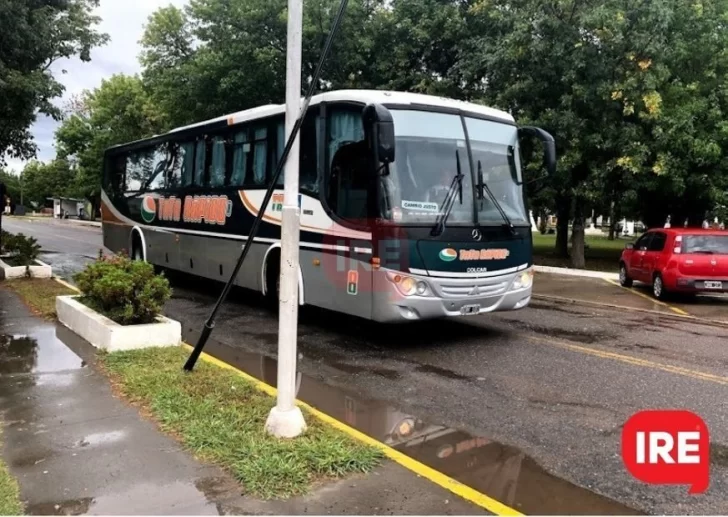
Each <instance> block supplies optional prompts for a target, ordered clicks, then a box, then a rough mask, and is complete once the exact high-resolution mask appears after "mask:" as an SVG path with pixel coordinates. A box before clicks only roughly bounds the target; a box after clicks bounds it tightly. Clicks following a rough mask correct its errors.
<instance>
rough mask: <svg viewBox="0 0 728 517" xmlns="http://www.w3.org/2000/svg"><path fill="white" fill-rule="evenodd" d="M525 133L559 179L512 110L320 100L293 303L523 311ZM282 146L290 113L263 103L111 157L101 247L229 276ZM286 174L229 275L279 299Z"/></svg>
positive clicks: (432, 102) (436, 313)
mask: <svg viewBox="0 0 728 517" xmlns="http://www.w3.org/2000/svg"><path fill="white" fill-rule="evenodd" d="M523 135H527V136H531V137H535V138H536V139H538V140H540V142H541V143H542V144H543V149H544V153H543V155H544V168H545V169H547V170H548V171H552V170H553V168H554V167H555V146H554V142H553V138H552V137H551V136H550V135H549V134H548V133H546V132H545V131H543V130H541V129H539V128H533V127H530V128H529V127H525V128H524V127H520V128H519V127H518V126H517V125H516V123H515V121H514V119H513V117H512V116H511V115H509V114H508V113H505V112H503V111H499V110H496V109H492V108H489V107H485V106H482V105H479V104H474V103H468V102H463V101H456V100H452V99H446V98H440V97H435V96H428V95H421V94H413V93H405V92H393V91H370V90H342V91H331V92H326V93H322V94H320V95H317V96H315V97H313V98H312V99H311V103H310V107H309V109H308V112H307V114H306V117H305V119H304V121H303V124H302V127H301V132H300V135H299V138H300V153H299V154H300V156H299V165H300V190H299V196H298V204H299V209H300V230H301V233H300V268H299V275H298V283H299V285H298V287H299V289H298V292H299V300H298V301H299V303H300V304H301V305H304V304H307V305H312V306H316V307H320V308H323V309H328V310H332V311H338V312H342V313H346V314H350V315H354V316H358V317H362V318H365V319H370V320H373V321H378V322H406V321H418V320H426V319H432V318H439V317H447V316H460V315H474V314H483V313H487V312H491V311H506V310H517V309H521V308H523V307H526V306H527V305H528V303H529V301H530V298H531V287H532V283H533V270H532V241H531V223H530V218H529V216H528V212H527V207H526V201H525V197H524V181H523V168H522V165H521V155H520V146H519V139H521V138H522V137H523ZM285 144H286V141H285V106H284V105H267V106H262V107H257V108H253V109H249V110H245V111H241V112H238V113H233V114H231V115H226V116H222V117H219V118H216V119H212V120H208V121H205V122H201V123H198V124H193V125H190V126H186V127H182V128H178V129H175V130H172V131H170V132H169V133H166V134H163V135H158V136H154V137H152V138H149V139H144V140H141V141H137V142H132V143H129V144H125V145H119V146H115V147H112V148H110V149H108V150H107V151H106V152H105V156H104V174H103V182H102V193H101V197H102V227H103V240H104V245H105V246H106V247H107V248H108V249H110V250H112V251H114V252H121V251H126V252H127V253H128V254H129V255H130V256H131V257H132V258H134V259H136V260H144V261H147V262H150V263H152V264H154V265H156V266H159V267H161V268H167V269H171V270H177V271H181V272H185V273H190V274H193V275H198V276H200V277H204V278H207V279H211V280H218V281H225V280H227V278H228V277H229V275H230V274H231V272H232V271H233V269H234V265H235V262H236V260H237V258H238V256H239V253H240V249H241V245H243V244H244V243H245V241H246V240H247V239H248V238H249V235H248V234H249V231H250V228H251V225H252V222H253V221H254V219H255V217H256V216H257V215H258V211H259V210H260V209H261V204H262V201H263V199H264V197H265V194H266V191H267V189H268V187H269V186H270V185H271V182H272V177H273V175H274V171H275V168H276V166H277V164H278V161H279V159H280V157H281V156H282V153H283V149H284V147H285ZM283 177H284V174H283V173H282V174H281V176H280V178H279V181H278V184H277V185H275V190H274V193H273V197H272V198H271V201H270V203H269V204H268V206H267V207H265V212H264V215H263V220H262V223H261V226H260V228H259V231H258V234H257V235H256V236H255V237H254V241H253V243H252V245H251V247H250V251H249V254H248V256H247V258H246V262H245V263H244V265H243V267H242V268H241V270H240V272H239V274H238V275H237V278H235V285H238V286H241V287H244V288H248V289H253V290H257V291H260V292H261V293H263V295H265V296H266V297H269V298H270V299H272V300H276V299H277V294H278V286H279V271H280V237H281V212H282V205H283Z"/></svg>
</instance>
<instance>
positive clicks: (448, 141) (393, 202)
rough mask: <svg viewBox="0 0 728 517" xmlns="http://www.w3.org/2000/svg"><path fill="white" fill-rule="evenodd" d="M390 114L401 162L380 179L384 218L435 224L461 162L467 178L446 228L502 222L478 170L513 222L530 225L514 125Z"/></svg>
mask: <svg viewBox="0 0 728 517" xmlns="http://www.w3.org/2000/svg"><path fill="white" fill-rule="evenodd" d="M391 113H392V117H393V119H394V130H395V138H396V146H397V151H396V156H397V158H396V160H395V162H394V163H392V164H391V165H390V173H389V175H387V176H383V177H382V178H381V188H380V194H381V196H382V198H383V199H382V203H381V206H382V212H383V214H382V215H383V216H384V217H386V218H388V219H391V220H392V221H394V222H398V223H401V224H415V225H417V224H426V225H429V224H434V222H435V221H436V219H437V216H438V214H439V213H441V212H442V211H443V209H444V208H445V207H444V204H445V198H446V196H447V192H448V190H449V188H450V185H451V184H452V181H453V177H454V176H455V175H456V174H457V170H458V161H459V162H460V170H461V173H462V174H463V175H464V178H463V179H462V184H461V187H462V188H459V187H458V188H457V193H456V196H455V203H454V205H453V208H452V211H451V212H450V215H449V217H448V219H447V224H448V225H452V226H459V225H460V226H462V225H473V224H475V223H476V222H477V223H479V224H482V225H500V224H503V223H504V220H503V217H502V216H501V214H500V212H499V210H498V208H497V207H496V206H495V205H494V204H493V202H492V201H491V198H490V196H489V195H488V193H487V189H485V188H478V182H479V174H478V170H480V171H482V180H483V183H484V184H486V185H487V186H488V187H489V188H490V190H491V192H492V193H493V197H495V199H496V201H498V203H499V204H500V206H501V208H502V209H503V211H504V212H505V213H506V215H507V216H508V218H509V219H510V220H511V222H512V223H513V224H514V225H517V226H518V225H520V226H523V225H528V216H527V215H526V209H525V205H524V201H523V190H522V186H521V185H522V177H521V164H520V158H519V155H518V143H517V128H516V127H515V126H511V125H508V124H504V123H498V122H492V121H488V120H481V119H476V118H470V117H464V118H461V117H460V116H459V115H455V114H447V113H436V112H430V111H415V110H392V112H391ZM463 120H464V121H465V127H466V128H467V137H466V133H465V129H464V128H463ZM469 151H470V152H469ZM471 155H472V165H473V166H474V168H475V169H474V170H473V168H471V161H470V158H471Z"/></svg>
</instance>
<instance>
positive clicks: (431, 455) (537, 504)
mask: <svg viewBox="0 0 728 517" xmlns="http://www.w3.org/2000/svg"><path fill="white" fill-rule="evenodd" d="M188 337H189V336H188ZM193 342H194V340H193ZM205 351H206V352H207V353H209V354H211V355H213V356H215V357H217V358H218V359H221V360H223V361H225V362H227V363H229V364H232V365H235V366H236V367H238V368H240V369H241V370H243V371H245V372H247V373H248V374H250V375H252V376H254V377H256V378H258V379H260V380H262V381H264V382H265V383H267V384H270V385H271V386H275V385H276V380H277V364H276V361H275V360H273V359H271V358H269V357H265V356H261V355H257V354H253V353H249V352H243V351H240V350H235V349H233V348H231V347H229V346H226V345H223V344H220V343H219V342H216V341H214V340H210V341H209V342H208V345H207V347H206V349H205ZM298 398H299V399H300V400H303V401H305V402H307V403H308V404H310V405H312V406H314V407H316V408H317V409H319V410H321V411H323V412H324V413H326V414H328V415H331V416H333V417H334V418H337V419H338V420H340V421H342V422H345V423H346V424H348V425H350V426H351V427H354V428H355V429H358V430H359V431H361V432H363V433H365V434H367V435H369V436H371V437H373V438H376V439H377V440H380V441H382V442H384V443H386V444H388V445H390V446H391V447H394V448H395V449H397V450H398V451H400V452H403V453H404V454H406V455H408V456H410V457H412V458H414V459H416V460H418V461H420V462H422V463H424V464H425V465H428V466H430V467H432V468H434V469H436V470H438V471H439V472H442V473H444V474H446V475H448V476H450V477H452V478H454V479H456V480H458V481H460V482H462V483H464V484H465V485H468V486H470V487H472V488H474V489H476V490H478V491H480V492H482V493H484V494H487V495H488V496H490V497H493V498H494V499H497V500H498V501H500V502H502V503H504V504H506V505H508V506H511V507H512V508H515V509H517V510H519V511H521V512H523V513H526V514H538V515H567V514H582V515H594V514H596V515H607V514H619V515H638V514H639V512H637V511H636V510H634V509H632V508H629V507H627V506H624V505H622V504H621V503H619V502H617V501H614V500H612V499H609V498H607V497H604V496H601V495H599V494H596V493H594V492H592V491H590V490H587V489H585V488H581V487H579V486H577V485H574V484H573V483H570V482H568V481H566V480H564V479H561V478H558V477H556V476H554V475H552V474H549V473H548V472H547V471H546V470H545V469H543V468H542V467H541V466H540V465H538V463H536V461H535V460H533V459H532V458H531V457H529V456H527V455H526V454H525V453H523V452H522V451H521V450H519V449H517V448H515V447H511V446H508V445H505V444H502V443H499V442H495V441H493V440H490V439H488V438H486V437H478V436H472V435H470V434H468V433H467V432H464V431H459V430H457V429H451V428H447V427H443V426H436V425H428V424H426V423H425V422H423V421H422V420H420V419H418V418H416V417H413V416H412V415H408V414H406V413H403V412H401V411H398V410H397V409H395V408H393V407H391V406H388V405H387V404H386V403H384V402H377V401H371V400H362V399H361V398H359V397H358V396H356V395H354V394H352V393H347V392H345V391H343V390H340V389H338V388H334V387H332V386H329V385H327V384H325V383H323V382H319V381H316V380H315V379H312V378H309V377H305V376H304V377H302V380H301V384H300V390H299V393H298Z"/></svg>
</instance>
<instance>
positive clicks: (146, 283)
mask: <svg viewBox="0 0 728 517" xmlns="http://www.w3.org/2000/svg"><path fill="white" fill-rule="evenodd" d="M74 280H75V281H76V283H77V284H78V288H79V289H81V292H82V293H83V296H82V298H81V301H82V302H83V303H84V304H86V305H87V306H88V307H90V308H92V309H94V310H95V311H97V312H100V313H101V314H103V315H104V316H106V317H108V318H110V319H112V320H114V321H115V322H117V323H119V324H121V325H138V324H143V323H154V322H155V320H156V319H157V316H159V314H160V313H161V312H162V307H163V306H164V304H165V303H166V302H167V300H169V298H170V296H171V295H172V290H171V288H170V286H169V281H168V280H167V279H166V278H164V276H162V275H157V274H155V273H154V266H152V265H151V264H149V263H147V262H141V261H133V260H131V259H129V258H128V257H126V256H124V255H116V256H113V257H109V258H106V257H100V258H99V259H98V260H96V262H93V263H91V264H89V265H88V266H86V268H85V269H84V270H83V271H81V272H80V273H78V274H76V275H75V276H74Z"/></svg>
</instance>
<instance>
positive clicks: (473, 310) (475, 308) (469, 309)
mask: <svg viewBox="0 0 728 517" xmlns="http://www.w3.org/2000/svg"><path fill="white" fill-rule="evenodd" d="M479 312H480V305H464V306H462V307H460V314H463V315H468V314H478V313H479Z"/></svg>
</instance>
